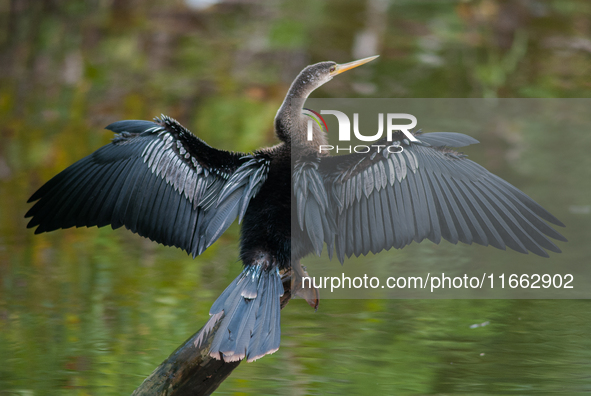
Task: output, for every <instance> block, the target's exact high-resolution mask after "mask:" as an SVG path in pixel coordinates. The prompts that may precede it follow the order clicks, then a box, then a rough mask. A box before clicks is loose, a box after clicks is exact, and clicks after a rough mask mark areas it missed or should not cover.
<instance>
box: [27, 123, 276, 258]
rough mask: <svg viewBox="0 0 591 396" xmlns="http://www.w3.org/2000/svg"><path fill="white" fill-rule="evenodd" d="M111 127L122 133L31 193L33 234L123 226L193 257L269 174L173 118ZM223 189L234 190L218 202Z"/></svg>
mask: <svg viewBox="0 0 591 396" xmlns="http://www.w3.org/2000/svg"><path fill="white" fill-rule="evenodd" d="M107 129H110V130H112V131H113V132H116V133H118V135H117V136H116V137H115V138H114V139H113V141H112V143H111V144H109V145H107V146H104V147H102V148H100V149H99V150H97V151H96V152H94V153H93V154H91V155H89V156H88V157H85V158H83V159H81V160H80V161H78V162H76V163H75V164H73V165H71V166H70V167H68V168H67V169H65V170H64V171H62V172H61V173H59V174H58V175H56V176H55V177H54V178H53V179H51V180H50V181H48V182H47V183H46V184H45V185H43V186H42V187H41V188H40V189H39V190H38V191H37V192H36V193H34V194H33V195H32V196H31V198H30V199H29V202H34V201H37V202H36V203H35V204H34V205H33V207H32V208H31V209H30V210H29V211H28V212H27V214H26V217H32V219H31V220H30V222H29V224H28V227H37V229H36V230H35V233H40V232H46V231H52V230H55V229H58V228H69V227H73V226H76V227H81V226H86V227H91V226H95V225H98V226H99V227H102V226H105V225H107V224H111V226H112V227H113V228H114V229H115V228H118V227H121V226H122V225H125V227H126V228H128V229H130V230H131V231H133V232H136V233H138V234H140V235H142V236H145V237H148V238H150V239H152V240H154V241H157V242H159V243H162V244H164V245H172V246H176V247H179V248H182V249H184V250H186V251H187V252H189V253H192V254H193V255H194V256H195V255H197V254H201V253H202V252H203V250H205V249H206V248H207V247H209V246H210V245H211V244H212V243H213V242H214V241H215V240H216V239H217V238H218V237H219V236H220V234H221V233H222V232H223V231H225V230H226V229H227V228H228V227H229V226H230V224H231V223H232V222H233V221H234V220H235V219H236V217H238V216H239V215H240V218H241V217H242V216H243V215H244V212H245V211H246V208H247V206H248V202H249V201H250V199H251V198H252V197H254V196H255V195H256V194H257V193H258V191H259V190H260V188H261V186H262V184H263V183H264V182H265V180H266V177H267V174H268V168H269V158H268V156H267V155H265V154H263V153H255V154H252V155H246V154H241V153H230V152H226V151H222V150H217V149H214V148H212V147H210V146H208V145H207V144H206V143H205V142H203V141H201V140H200V139H199V138H197V137H196V136H194V135H193V134H191V133H190V132H189V131H188V130H187V129H185V128H184V127H182V126H181V125H180V124H179V123H178V122H176V121H175V120H173V119H171V118H168V117H164V116H163V117H162V118H161V119H155V122H150V121H137V120H129V121H119V122H115V123H113V124H111V125H109V126H108V127H107ZM221 189H225V190H226V191H231V192H232V193H231V194H226V195H225V196H223V197H220V198H218V196H219V195H218V193H219V191H220V190H221ZM203 197H205V198H207V200H206V201H205V202H204V200H203ZM238 209H240V210H238ZM209 222H212V223H213V224H209ZM212 230H213V231H212Z"/></svg>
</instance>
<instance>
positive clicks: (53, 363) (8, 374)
mask: <svg viewBox="0 0 591 396" xmlns="http://www.w3.org/2000/svg"><path fill="white" fill-rule="evenodd" d="M208 4H209V5H208ZM374 54H380V58H379V61H376V62H374V63H372V64H371V65H367V66H364V67H363V68H360V69H358V70H355V71H353V72H350V73H347V74H345V75H343V76H339V78H338V79H335V80H333V81H332V82H330V83H329V84H327V85H325V86H323V87H322V88H321V89H319V90H318V91H316V92H315V93H314V96H315V97H401V98H414V97H431V98H447V97H474V98H479V97H489V98H490V97H492V98H494V97H499V98H503V97H519V98H529V97H551V98H586V97H589V95H590V94H591V66H590V65H591V3H589V2H588V1H585V0H580V1H573V0H560V1H558V0H555V1H536V0H520V1H501V0H481V1H436V0H424V1H419V2H417V1H410V0H396V1H395V0H391V1H388V0H366V1H352V0H346V1H343V0H338V1H337V0H326V1H312V0H294V1H279V0H273V1H260V2H259V1H254V0H225V1H224V0H221V1H217V2H216V1H215V0H209V1H208V2H206V1H205V0H201V1H199V0H186V1H181V0H168V1H164V0H153V1H142V0H127V1H126V0H88V1H77V0H0V121H1V122H0V395H13V394H14V395H120V394H129V393H131V392H132V391H133V389H135V388H136V387H137V386H138V385H139V384H140V383H141V381H142V380H143V379H144V378H145V377H146V376H147V375H148V374H149V373H150V372H151V371H152V370H153V369H154V368H155V367H156V366H157V365H158V364H159V363H160V362H161V361H162V360H163V359H165V358H166V357H167V356H168V354H169V353H171V352H172V351H173V350H174V349H175V348H176V347H177V346H178V345H179V344H181V343H182V342H183V341H184V340H185V339H187V338H188V337H189V336H190V335H191V334H193V333H194V332H195V331H196V330H198V329H199V328H200V327H201V326H202V325H203V324H204V323H205V321H206V319H207V317H208V311H209V308H210V306H211V304H212V303H213V301H214V300H215V298H216V297H217V296H218V295H219V293H220V292H221V291H222V290H223V289H224V288H225V286H226V285H227V284H228V283H229V282H230V281H231V280H232V279H233V278H234V277H235V276H236V275H237V274H238V273H239V271H240V263H239V262H237V237H238V227H237V226H233V227H232V228H231V229H230V230H229V232H227V233H226V234H225V235H224V236H223V237H222V238H220V240H219V241H218V242H217V243H216V244H215V245H214V246H212V247H211V248H210V249H208V250H207V252H206V253H205V254H204V255H202V256H200V257H198V258H197V259H195V260H192V259H191V258H190V257H188V256H187V255H186V254H184V253H183V252H181V251H180V250H176V249H172V248H164V247H162V246H160V245H156V244H154V243H151V242H149V241H147V240H144V239H142V238H140V237H138V236H136V235H133V234H131V233H129V232H128V231H125V230H121V229H120V230H117V231H112V230H111V229H110V228H108V227H106V228H103V229H96V228H93V229H70V230H65V231H57V232H52V233H49V234H42V235H37V236H34V235H33V231H32V230H28V229H26V222H27V221H26V220H25V219H24V218H23V215H24V213H26V210H27V208H28V207H29V205H27V204H26V200H27V198H28V197H29V196H30V195H31V194H32V193H33V192H34V191H35V190H36V189H37V188H38V187H39V186H40V185H41V184H42V183H43V182H45V181H47V180H48V179H49V178H50V177H52V176H53V175H55V174H56V173H58V172H59V171H61V170H62V169H64V168H65V167H66V166H68V165H70V164H71V163H73V162H74V161H76V160H78V159H80V158H82V157H83V156H85V155H88V154H90V153H91V152H92V151H94V150H96V149H97V148H98V147H100V146H101V145H103V144H107V143H108V142H109V140H110V138H111V137H112V135H111V134H110V133H108V132H107V131H102V128H103V127H104V126H105V125H107V124H109V123H111V122H113V121H116V120H120V119H151V118H152V117H154V116H157V115H159V114H160V113H164V114H167V115H169V116H172V117H174V118H176V119H178V120H179V121H181V123H183V124H184V125H185V126H187V127H188V128H189V129H191V130H192V131H193V132H195V133H196V134H197V135H198V136H199V137H201V138H202V139H204V140H205V141H207V142H208V143H209V144H211V145H213V146H215V147H219V148H224V149H233V150H242V151H249V150H253V149H255V148H258V147H260V146H264V145H271V144H274V143H275V142H276V140H275V138H274V134H273V129H272V120H273V117H274V114H275V112H276V110H277V108H278V107H279V105H280V104H281V102H282V100H283V96H284V95H285V92H286V89H287V88H288V87H289V84H290V83H291V81H292V80H293V78H294V77H295V76H296V75H297V73H298V72H299V71H300V70H301V69H302V68H303V67H304V66H306V65H307V64H311V63H315V62H318V61H323V60H329V59H330V60H334V61H337V62H347V61H350V60H353V59H356V58H360V57H363V56H369V55H374ZM489 132H490V133H487V134H486V135H484V134H482V135H480V136H476V137H477V138H478V139H479V140H481V141H482V142H483V143H485V144H483V145H480V146H481V147H477V148H475V149H474V151H471V152H470V153H471V154H472V155H473V159H476V160H477V161H478V162H479V163H481V164H482V165H484V166H485V167H487V168H489V169H490V170H491V171H493V172H495V173H497V174H499V175H501V176H502V177H505V178H507V179H508V180H509V181H511V182H512V183H514V184H516V185H517V186H518V187H520V188H523V189H525V190H526V192H528V193H529V194H531V195H532V196H534V197H535V198H536V200H538V201H539V202H541V203H542V204H543V205H544V206H546V207H547V208H548V209H549V210H550V211H552V212H553V213H554V214H556V215H557V216H558V217H559V218H560V219H561V220H563V221H564V222H565V223H566V224H567V225H568V228H567V229H566V230H565V235H566V236H567V238H569V240H570V242H569V243H568V244H562V245H561V246H560V247H561V248H562V249H563V250H564V251H565V253H564V256H561V257H562V258H561V259H560V260H571V261H577V262H580V263H581V264H584V263H588V262H589V261H590V260H589V258H590V255H589V247H588V245H589V236H590V231H589V230H590V228H589V214H590V212H591V209H590V208H591V206H590V204H591V202H589V197H590V196H591V189H590V188H589V182H585V180H588V179H589V169H591V164H590V160H589V159H588V149H589V148H590V147H591V141H590V139H589V131H588V130H580V131H578V133H576V134H575V133H569V134H561V131H559V130H552V129H549V128H540V131H539V133H537V134H536V133H534V132H531V131H530V133H529V134H527V133H526V134H525V135H524V134H520V133H519V132H515V131H512V130H511V129H509V130H494V131H489ZM408 249H409V250H408V252H407V251H406V250H405V251H402V252H395V251H391V252H390V253H385V254H390V255H393V256H396V255H401V256H396V257H401V258H399V259H398V260H399V261H404V260H406V263H407V264H408V263H409V262H411V263H416V265H417V266H421V265H422V264H425V265H429V264H430V263H434V262H436V261H437V260H443V258H445V257H454V258H455V259H456V260H460V261H461V260H468V259H469V258H470V256H469V255H470V254H471V253H470V251H472V250H474V249H480V250H479V252H481V253H482V252H485V253H484V254H482V256H481V257H485V256H486V257H489V255H492V256H490V257H493V258H492V259H490V260H498V261H507V262H510V263H515V266H516V267H515V268H518V264H519V262H520V260H526V259H525V258H524V257H527V260H533V259H535V258H532V257H529V256H522V255H519V254H517V253H515V252H494V253H493V252H492V249H485V248H478V247H474V246H472V247H468V246H455V247H454V246H450V245H441V246H434V245H432V244H429V243H425V244H421V245H419V246H411V247H409V248H408ZM438 249H441V250H438ZM457 249H459V250H457ZM448 251H450V252H452V253H449V255H448V253H446V252H448ZM553 259H554V258H551V259H550V260H553ZM557 260H558V259H557ZM335 265H337V264H336V263H335ZM310 270H312V269H311V268H310ZM516 271H518V269H516ZM556 272H559V271H558V270H556ZM583 287H584V285H583ZM590 314H591V306H590V305H589V304H588V301H568V300H552V301H540V300H531V301H528V300H351V301H349V300H345V301H344V300H325V301H323V302H321V306H320V310H319V312H318V313H316V314H314V313H313V312H312V311H311V310H310V309H309V307H308V306H307V305H306V304H305V302H303V301H301V300H299V301H297V300H296V301H293V302H292V303H290V305H289V306H288V307H287V308H286V309H285V310H284V311H283V316H282V332H283V334H282V347H281V349H280V350H279V352H277V353H276V354H274V355H272V356H267V357H265V358H264V359H262V360H260V361H258V362H256V363H253V364H242V365H241V366H240V367H239V368H238V369H236V370H235V372H234V373H233V374H232V376H231V377H230V378H229V379H228V380H227V381H226V382H225V383H224V384H223V385H222V387H220V389H219V394H235V395H241V394H277V395H304V394H330V393H337V394H462V393H464V394H501V393H502V394H516V395H517V394H520V395H521V394H534V393H537V394H541V393H544V394H546V393H560V394H576V393H586V392H589V391H590V390H591V377H589V373H590V372H591V341H590V339H589V337H588V334H590V333H591V320H590V319H591V315H590ZM482 323H484V324H487V325H486V326H477V327H472V328H471V327H470V326H471V325H473V324H482Z"/></svg>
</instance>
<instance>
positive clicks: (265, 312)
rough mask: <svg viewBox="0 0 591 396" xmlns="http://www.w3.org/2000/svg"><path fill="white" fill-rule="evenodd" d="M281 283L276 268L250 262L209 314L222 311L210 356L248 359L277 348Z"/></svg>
mask: <svg viewBox="0 0 591 396" xmlns="http://www.w3.org/2000/svg"><path fill="white" fill-rule="evenodd" d="M282 295H283V284H282V283H281V276H280V275H279V271H278V269H277V267H275V268H271V269H266V268H265V266H263V265H259V264H257V265H251V266H248V267H247V268H245V269H244V271H242V273H241V274H240V275H239V276H238V277H237V278H236V279H235V280H234V281H233V282H232V283H231V284H230V285H229V286H228V287H227V288H226V290H224V292H223V293H222V294H221V295H220V296H219V297H218V299H217V300H216V301H215V303H214V304H213V306H212V307H211V310H210V311H209V314H210V315H219V314H220V313H222V312H223V318H222V319H221V324H220V326H219V328H218V329H217V331H216V335H215V336H214V339H213V342H212V344H211V348H210V351H209V354H210V356H212V357H214V358H216V359H223V360H224V361H226V362H234V361H238V360H242V359H244V358H246V359H247V360H248V361H249V362H252V361H254V360H256V359H259V358H261V357H263V356H264V355H267V354H271V353H273V352H275V351H277V350H278V349H279V340H280V336H281V329H280V320H279V318H280V312H281V307H280V297H281V296H282Z"/></svg>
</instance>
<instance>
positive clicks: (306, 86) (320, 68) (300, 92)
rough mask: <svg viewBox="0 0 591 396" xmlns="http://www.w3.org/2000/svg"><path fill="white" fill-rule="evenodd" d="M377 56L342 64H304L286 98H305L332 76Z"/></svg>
mask: <svg viewBox="0 0 591 396" xmlns="http://www.w3.org/2000/svg"><path fill="white" fill-rule="evenodd" d="M378 56H379V55H376V56H370V57H369V58H364V59H360V60H356V61H353V62H349V63H344V64H342V65H340V64H338V63H336V62H332V61H327V62H320V63H316V64H314V65H310V66H306V68H305V69H304V70H302V71H301V72H300V74H299V75H298V76H297V77H296V79H295V80H294V81H293V83H292V84H291V87H290V89H289V92H288V94H287V97H286V99H287V98H302V99H304V98H307V97H308V95H310V93H312V91H314V90H315V89H316V88H318V87H320V86H321V85H323V84H326V83H327V82H329V81H330V80H332V78H333V77H334V76H336V75H338V74H341V73H343V72H346V71H347V70H351V69H353V68H355V67H357V66H361V65H363V64H365V63H367V62H371V61H372V60H374V59H375V58H377V57H378Z"/></svg>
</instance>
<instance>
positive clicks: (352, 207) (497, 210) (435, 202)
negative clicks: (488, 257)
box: [300, 132, 566, 261]
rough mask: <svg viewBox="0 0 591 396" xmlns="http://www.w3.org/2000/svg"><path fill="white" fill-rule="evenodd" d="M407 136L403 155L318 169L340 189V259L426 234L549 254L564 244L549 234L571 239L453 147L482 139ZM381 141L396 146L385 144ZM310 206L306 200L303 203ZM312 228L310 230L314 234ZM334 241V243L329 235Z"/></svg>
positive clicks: (347, 160) (346, 159) (340, 161)
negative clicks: (553, 240)
mask: <svg viewBox="0 0 591 396" xmlns="http://www.w3.org/2000/svg"><path fill="white" fill-rule="evenodd" d="M416 137H417V138H418V139H419V141H418V142H411V141H409V140H407V139H403V138H401V139H400V141H399V142H394V145H396V144H397V145H400V146H401V147H402V149H403V150H402V152H401V153H388V152H387V150H383V151H382V155H376V154H375V152H374V153H368V154H350V155H345V156H340V157H323V158H322V159H321V160H320V166H319V168H318V172H319V173H320V174H321V175H322V176H323V178H324V185H325V190H326V191H333V192H334V194H332V196H334V197H340V199H335V198H331V197H332V196H329V195H328V194H326V197H327V198H328V199H329V200H330V210H331V213H332V216H334V217H335V218H336V219H337V220H336V223H337V224H336V231H335V235H336V238H334V240H335V241H336V244H335V249H336V253H337V257H339V260H341V261H342V260H343V259H344V257H345V256H346V257H350V256H352V255H356V256H358V255H360V254H367V253H369V252H370V251H371V252H373V253H377V252H379V251H381V250H383V249H389V248H391V247H396V248H402V247H404V246H406V245H408V244H410V243H411V242H412V241H413V240H414V241H416V242H421V241H423V240H424V239H425V238H427V239H429V240H431V241H433V242H435V243H439V242H440V241H441V239H445V240H447V241H449V242H451V243H454V244H455V243H457V242H458V241H460V242H463V243H467V244H471V243H473V242H475V243H478V244H481V245H485V246H487V245H492V246H494V247H496V248H499V249H505V248H506V247H510V248H511V249H513V250H516V251H518V252H522V253H527V252H528V251H531V252H533V253H535V254H537V255H540V256H544V257H548V253H547V252H546V250H548V251H552V252H560V249H559V248H558V247H557V246H556V245H555V244H554V243H553V242H552V241H551V240H550V239H549V238H548V237H550V238H554V239H557V240H560V241H566V239H565V238H564V237H563V236H562V235H560V234H559V233H558V232H556V230H554V229H553V228H552V227H550V226H549V225H548V224H546V223H545V222H544V220H545V221H548V222H550V223H553V224H556V225H560V226H563V224H562V223H561V222H560V221H559V220H558V219H556V217H554V216H553V215H552V214H550V213H549V212H548V211H547V210H545V209H544V208H542V207H541V206H540V205H538V204H537V203H536V202H535V201H534V200H532V199H531V198H530V197H528V196H527V195H526V194H524V193H523V192H522V191H520V190H518V189H517V188H515V187H514V186H512V185H511V184H509V183H508V182H506V181H504V180H503V179H501V178H499V177H498V176H495V175H493V174H492V173H490V172H488V171H487V170H486V169H485V168H483V167H482V166H480V165H478V164H476V163H474V162H472V161H470V160H468V159H467V158H465V156H463V155H461V154H459V153H457V152H455V151H453V150H451V149H449V148H448V147H462V146H467V145H470V144H475V143H478V141H477V140H476V139H473V138H471V137H469V136H466V135H462V134H459V133H451V132H435V133H426V134H420V133H417V134H416ZM379 143H382V144H388V145H390V144H392V143H388V142H385V141H384V142H379ZM302 205H306V203H305V202H303V203H301V204H300V206H302ZM308 232H309V233H310V231H308ZM325 241H326V242H329V243H332V240H330V241H329V240H327V239H325Z"/></svg>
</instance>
